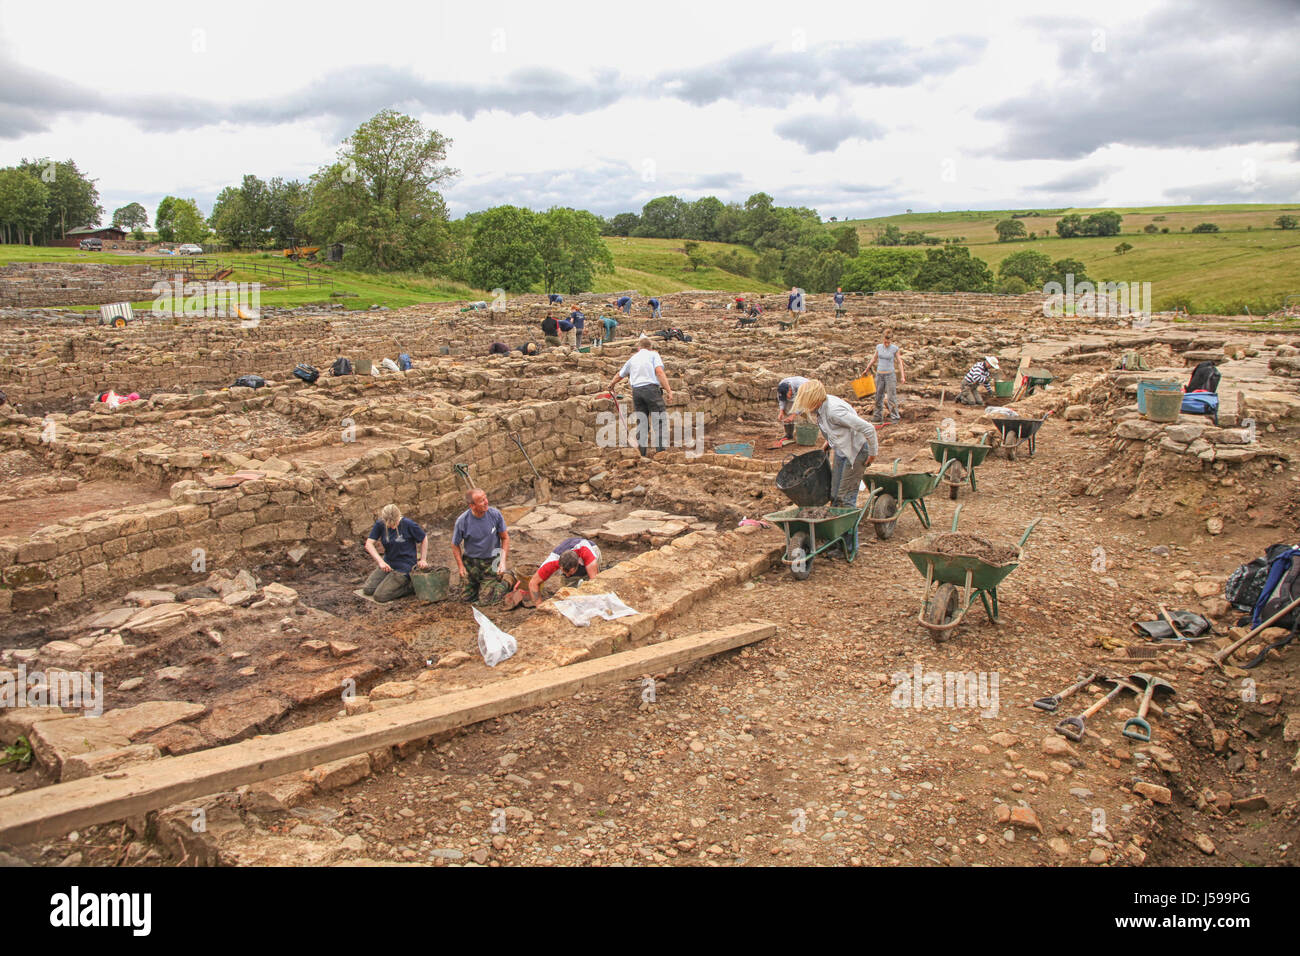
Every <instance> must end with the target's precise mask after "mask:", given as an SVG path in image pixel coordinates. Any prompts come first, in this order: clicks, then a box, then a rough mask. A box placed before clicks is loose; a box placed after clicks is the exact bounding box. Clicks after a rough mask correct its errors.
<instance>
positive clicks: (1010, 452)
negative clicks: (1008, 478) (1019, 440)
mask: <svg viewBox="0 0 1300 956" xmlns="http://www.w3.org/2000/svg"><path fill="white" fill-rule="evenodd" d="M1002 453H1003V454H1004V455H1006V456H1007V461H1015V460H1016V446H1015V445H1003V446H1002Z"/></svg>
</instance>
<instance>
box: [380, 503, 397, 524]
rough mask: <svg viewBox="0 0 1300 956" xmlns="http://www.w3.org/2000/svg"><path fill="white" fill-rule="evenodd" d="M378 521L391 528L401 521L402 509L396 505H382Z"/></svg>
mask: <svg viewBox="0 0 1300 956" xmlns="http://www.w3.org/2000/svg"><path fill="white" fill-rule="evenodd" d="M379 520H380V521H382V522H383V523H384V524H386V525H388V526H389V527H390V528H391V527H392V526H393V525H395V524H397V523H398V522H399V521H401V520H402V509H401V508H399V507H397V505H384V507H383V510H381V511H380V512H379Z"/></svg>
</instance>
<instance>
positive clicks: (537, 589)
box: [528, 538, 600, 602]
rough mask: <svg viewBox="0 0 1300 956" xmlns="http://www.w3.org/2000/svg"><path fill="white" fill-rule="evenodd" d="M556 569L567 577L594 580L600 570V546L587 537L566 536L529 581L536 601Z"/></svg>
mask: <svg viewBox="0 0 1300 956" xmlns="http://www.w3.org/2000/svg"><path fill="white" fill-rule="evenodd" d="M556 571H561V572H563V574H564V576H565V577H566V578H573V577H576V578H580V579H586V580H588V581H591V580H593V579H594V578H595V577H596V575H597V574H598V573H599V571H600V548H598V547H596V546H595V545H594V544H592V543H591V542H590V541H588V540H587V539H586V538H566V539H564V540H563V541H561V542H560V543H559V544H558V545H556V546H555V550H553V551H552V552H551V553H550V554H549V555H547V558H546V560H545V561H543V562H542V566H541V567H539V568H538V569H537V573H536V574H534V575H533V576H532V579H531V580H529V582H528V593H529V595H530V596H531V597H532V599H533V601H534V602H536V601H538V600H540V599H541V595H542V585H543V584H544V583H545V582H546V579H547V578H549V577H550V576H551V575H552V574H554V573H555V572H556Z"/></svg>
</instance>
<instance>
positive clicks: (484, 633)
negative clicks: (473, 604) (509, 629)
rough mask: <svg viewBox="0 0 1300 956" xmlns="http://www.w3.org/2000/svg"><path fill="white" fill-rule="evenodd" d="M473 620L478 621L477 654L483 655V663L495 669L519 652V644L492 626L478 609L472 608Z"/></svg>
mask: <svg viewBox="0 0 1300 956" xmlns="http://www.w3.org/2000/svg"><path fill="white" fill-rule="evenodd" d="M471 610H473V612H474V620H476V621H478V652H479V653H480V654H482V655H483V663H484V664H486V665H487V666H488V667H496V666H497V665H498V664H500V663H501V662H502V661H504V660H507V659H509V658H511V657H514V655H515V651H517V650H519V643H518V642H517V641H516V640H515V639H514V638H513V637H511V636H510V635H509V634H507V633H506V632H505V631H503V630H501V628H499V627H497V626H496V625H495V624H493V623H492V622H491V621H490V620H489V619H488V616H487V615H486V614H484V613H483V612H482V611H480V610H479V609H478V608H472V609H471Z"/></svg>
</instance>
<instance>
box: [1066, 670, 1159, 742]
mask: <svg viewBox="0 0 1300 956" xmlns="http://www.w3.org/2000/svg"><path fill="white" fill-rule="evenodd" d="M1106 680H1108V681H1110V682H1111V683H1113V684H1114V685H1115V689H1114V690H1112V691H1111V692H1110V693H1109V694H1107V695H1106V696H1105V697H1102V698H1101V699H1100V700H1098V701H1097V702H1096V703H1094V704H1093V705H1092V706H1091V707H1089V708H1088V709H1087V710H1085V711H1084V712H1083V713H1082V714H1080V715H1079V716H1077V717H1066V718H1065V719H1064V720H1062V721H1061V722H1060V723H1059V724H1057V725H1056V727H1055V728H1054V729H1055V730H1056V732H1057V733H1058V734H1060V735H1061V736H1062V737H1066V738H1068V739H1069V740H1073V741H1075V742H1076V743H1077V742H1078V741H1080V740H1082V739H1083V730H1084V722H1085V721H1087V719H1088V718H1089V717H1091V716H1092V715H1093V714H1095V713H1097V711H1099V710H1101V709H1102V708H1103V707H1105V706H1106V705H1107V704H1109V703H1110V702H1111V701H1112V700H1114V699H1115V698H1116V697H1118V696H1119V695H1120V694H1122V693H1123V692H1124V691H1126V690H1131V691H1132V692H1133V693H1134V694H1141V693H1142V691H1141V690H1140V689H1139V688H1138V687H1137V686H1136V685H1134V684H1131V683H1129V679H1128V678H1127V677H1107V678H1106Z"/></svg>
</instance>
